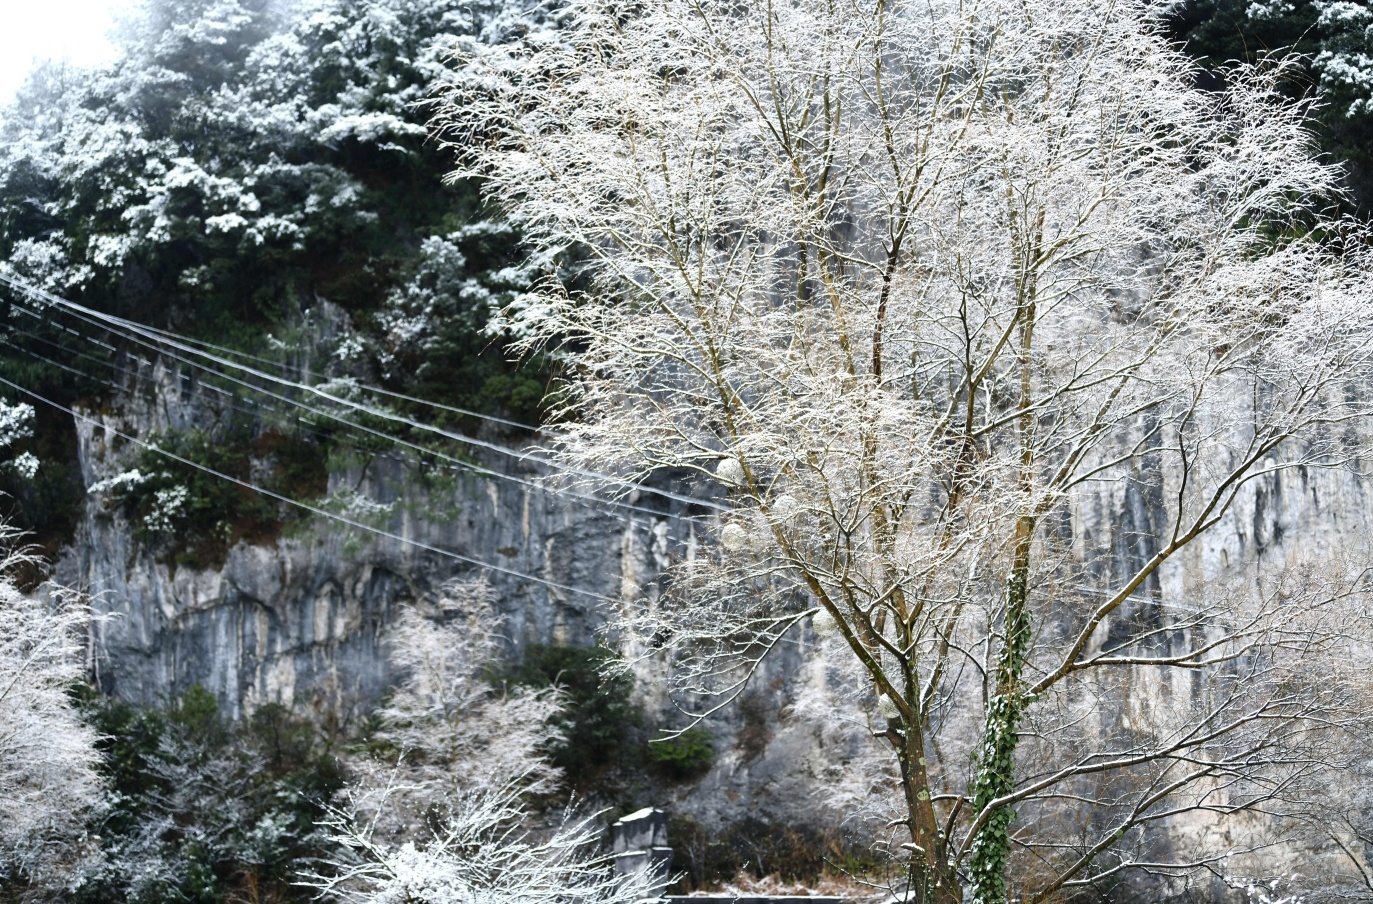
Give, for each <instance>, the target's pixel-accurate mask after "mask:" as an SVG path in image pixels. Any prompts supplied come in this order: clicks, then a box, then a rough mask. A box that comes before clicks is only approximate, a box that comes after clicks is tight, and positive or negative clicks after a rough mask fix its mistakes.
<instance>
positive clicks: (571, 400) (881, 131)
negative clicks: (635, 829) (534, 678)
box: [444, 0, 1373, 904]
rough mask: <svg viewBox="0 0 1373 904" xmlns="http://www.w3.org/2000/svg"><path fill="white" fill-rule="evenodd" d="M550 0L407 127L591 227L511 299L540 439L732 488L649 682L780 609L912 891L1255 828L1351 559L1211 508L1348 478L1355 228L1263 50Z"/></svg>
mask: <svg viewBox="0 0 1373 904" xmlns="http://www.w3.org/2000/svg"><path fill="white" fill-rule="evenodd" d="M571 8H572V23H573V24H572V25H571V26H570V27H569V28H568V29H567V30H566V31H564V32H563V33H562V34H561V35H558V36H552V37H550V36H546V35H539V34H534V35H530V36H528V37H527V38H526V39H524V40H522V41H518V42H510V43H508V44H504V45H500V46H497V47H489V46H472V47H470V48H469V49H468V52H467V56H466V58H465V60H464V62H463V65H462V66H460V67H459V68H458V71H457V72H456V73H455V75H454V76H453V81H452V86H451V93H450V96H449V103H448V107H447V110H446V117H447V120H446V122H445V123H444V125H445V128H446V129H447V134H448V135H450V136H451V137H452V138H453V142H454V145H455V147H456V148H457V149H458V152H459V153H460V154H461V155H462V158H461V159H462V166H461V169H460V171H459V172H460V174H461V175H479V176H482V177H483V178H487V179H489V180H490V181H489V186H490V190H491V193H492V195H493V196H494V197H496V198H498V199H499V200H500V201H501V202H502V203H503V204H504V206H505V209H506V210H507V211H508V213H509V215H510V216H511V218H512V220H513V221H514V222H515V223H516V224H517V225H518V226H519V228H520V229H521V230H522V231H523V233H524V234H525V236H526V238H527V240H528V241H530V242H531V243H533V244H534V246H535V247H537V248H539V249H540V250H542V251H544V252H547V253H552V252H555V251H559V250H563V249H569V248H574V249H576V250H577V251H578V253H580V254H583V255H585V256H586V258H587V259H588V260H589V261H590V266H591V269H592V279H593V281H594V282H593V284H592V288H591V290H590V291H586V292H575V291H569V290H568V289H566V288H564V287H563V286H561V285H559V284H557V283H556V282H552V281H550V282H548V283H546V284H544V285H543V286H542V288H541V291H539V292H538V293H537V294H536V295H533V296H529V297H527V298H525V299H523V300H522V301H521V302H520V303H519V304H518V305H517V306H514V307H512V309H511V311H510V318H511V321H512V323H514V324H515V325H516V326H517V327H518V328H519V329H522V330H525V331H527V333H528V335H529V336H530V337H531V340H530V341H531V343H539V342H566V343H567V345H566V346H565V348H566V349H567V351H566V352H565V354H566V355H567V362H568V367H569V374H570V380H571V387H570V389H571V391H570V394H569V395H568V397H567V398H568V403H567V404H568V411H567V414H568V416H569V420H575V421H576V422H577V423H576V424H575V426H573V427H571V428H569V432H568V435H567V456H568V457H569V458H570V459H571V460H572V461H574V462H576V463H578V464H580V465H582V466H583V467H584V468H585V467H587V466H591V468H594V469H597V470H599V471H602V472H604V471H608V470H613V471H618V472H620V473H622V474H625V475H630V476H633V475H643V474H646V473H648V472H651V471H653V470H655V469H660V468H672V469H680V470H682V471H686V472H691V473H695V474H696V475H699V477H700V478H701V479H702V480H709V481H713V482H714V484H715V485H716V486H717V487H719V488H720V489H721V490H722V491H723V492H724V493H725V494H727V498H728V500H729V502H730V506H731V507H730V510H729V511H728V512H727V513H725V514H722V515H721V516H720V519H719V523H718V524H717V525H716V527H715V529H714V536H715V539H716V540H717V541H718V542H716V543H714V544H709V545H706V546H704V547H693V548H691V549H690V550H689V553H688V555H687V556H686V557H685V560H684V561H683V562H682V563H681V564H680V566H679V567H678V568H676V570H675V571H674V572H673V574H672V578H671V587H670V592H669V593H668V595H667V596H666V598H664V599H662V600H660V601H656V602H654V603H653V604H652V605H649V606H645V607H644V609H643V611H642V612H641V613H640V614H639V615H638V616H636V617H632V618H631V619H630V620H629V623H628V624H627V626H626V627H627V628H628V629H629V630H630V631H631V632H635V633H634V634H632V635H631V636H637V637H638V638H640V643H641V649H642V650H643V651H645V652H646V653H649V652H655V651H657V652H660V653H661V654H663V655H666V656H668V657H669V658H670V659H671V660H672V661H673V664H674V666H675V670H674V673H675V675H676V677H677V680H678V682H679V683H678V686H677V687H678V691H679V692H680V693H681V695H682V696H681V697H680V699H681V700H682V702H683V704H684V705H688V706H695V705H698V704H700V705H704V704H701V701H702V699H703V697H702V695H705V699H706V701H707V702H709V701H710V699H711V698H710V695H723V696H724V697H725V698H729V697H731V696H733V695H735V694H737V693H738V692H739V691H740V689H741V688H742V687H743V686H744V685H745V683H746V682H747V681H748V678H749V676H750V675H752V674H753V673H754V672H755V670H756V666H757V664H758V663H759V662H760V661H761V660H762V658H763V657H765V656H767V655H768V653H769V652H770V651H772V650H774V649H777V648H778V646H779V645H780V644H781V643H782V641H783V639H784V638H791V637H795V636H797V634H798V632H803V631H804V628H805V625H806V623H807V622H812V627H813V630H814V633H815V634H816V635H819V636H821V637H823V638H828V639H825V640H823V641H821V643H822V644H823V646H824V649H825V650H826V651H827V652H826V655H827V656H828V655H831V654H838V653H842V654H843V656H845V657H848V658H849V660H850V661H851V662H852V663H853V665H854V667H855V670H854V671H853V672H849V674H857V675H859V676H861V678H860V679H859V680H861V682H862V686H860V687H859V688H853V689H852V690H860V691H862V693H858V694H853V695H851V699H853V700H854V705H855V706H858V707H860V709H858V710H857V712H858V713H859V714H860V715H865V716H866V718H868V719H870V720H871V731H872V733H873V735H874V736H875V737H876V738H877V739H878V740H879V742H880V743H881V744H883V745H885V748H886V751H887V756H888V758H889V759H888V762H890V763H891V764H892V766H893V768H894V771H895V772H896V773H897V775H898V778H897V780H896V782H895V787H893V788H892V792H891V794H890V796H889V797H888V800H889V801H890V802H891V803H892V804H893V805H894V810H895V813H894V814H893V819H892V823H891V825H892V827H893V828H895V829H897V830H898V831H899V833H900V834H899V835H898V836H897V837H895V838H893V839H892V849H893V851H894V852H895V853H896V854H897V855H898V862H899V863H900V864H901V868H900V869H901V872H902V873H903V875H904V877H905V880H906V881H908V882H909V890H908V899H909V900H918V901H937V902H949V904H952V902H958V901H962V900H964V890H965V889H966V891H967V894H968V895H970V897H971V899H972V900H975V901H978V902H987V904H990V902H1004V901H1006V900H1007V899H1008V898H1009V897H1012V896H1013V897H1014V898H1015V899H1016V900H1021V901H1045V900H1051V899H1056V897H1055V896H1057V895H1060V894H1065V893H1068V892H1071V891H1072V890H1073V889H1075V888H1081V887H1084V886H1091V885H1093V884H1094V883H1099V882H1109V881H1115V880H1116V879H1118V878H1120V877H1121V876H1123V875H1128V874H1129V873H1130V871H1131V870H1132V869H1136V868H1137V869H1138V870H1139V871H1141V872H1148V873H1154V874H1158V873H1169V872H1173V873H1185V872H1186V871H1187V870H1188V869H1200V868H1203V867H1211V868H1213V869H1216V870H1220V869H1222V867H1221V866H1220V865H1219V864H1220V863H1221V862H1222V861H1224V860H1225V858H1227V857H1237V856H1238V854H1239V853H1240V852H1241V851H1242V850H1244V849H1248V848H1249V846H1250V845H1262V844H1265V843H1268V842H1269V841H1271V840H1273V839H1277V838H1282V837H1285V836H1284V834H1283V833H1284V832H1286V831H1288V829H1289V827H1290V823H1288V822H1286V821H1285V820H1284V818H1283V817H1285V816H1287V815H1294V816H1295V814H1297V812H1298V811H1299V810H1301V809H1302V807H1304V806H1305V805H1306V804H1308V803H1309V802H1310V801H1311V800H1313V799H1315V795H1318V794H1319V793H1320V791H1321V789H1322V782H1323V781H1324V780H1325V779H1328V777H1329V775H1328V774H1327V773H1324V772H1322V770H1323V769H1324V768H1326V767H1327V766H1331V765H1333V764H1336V763H1338V762H1339V757H1340V756H1341V754H1340V752H1339V751H1340V750H1341V749H1342V748H1341V747H1340V745H1339V744H1338V743H1336V741H1337V740H1339V738H1338V737H1337V736H1338V734H1339V732H1342V731H1353V730H1356V729H1361V728H1362V722H1361V719H1362V716H1361V713H1360V706H1359V704H1358V702H1357V695H1356V694H1355V688H1356V686H1357V684H1358V682H1359V681H1360V680H1363V679H1362V677H1361V676H1362V675H1363V674H1364V666H1363V665H1362V664H1361V663H1363V660H1362V659H1360V657H1359V656H1358V655H1357V649H1358V644H1357V642H1356V637H1355V634H1356V633H1357V631H1358V630H1359V629H1358V626H1359V625H1360V624H1362V622H1361V621H1360V620H1359V619H1358V618H1357V617H1356V615H1357V607H1356V606H1355V605H1354V601H1355V600H1356V599H1358V598H1359V597H1360V595H1361V593H1362V589H1361V585H1360V584H1359V583H1358V575H1359V574H1360V572H1361V570H1362V568H1363V567H1364V566H1365V565H1366V562H1367V550H1365V549H1362V548H1358V544H1359V540H1358V538H1357V537H1356V536H1354V535H1353V534H1346V535H1345V536H1344V537H1338V536H1332V537H1330V538H1327V539H1325V540H1323V542H1320V543H1310V544H1303V545H1301V546H1295V545H1287V546H1283V547H1282V555H1281V557H1278V558H1274V554H1272V553H1271V552H1270V554H1269V557H1268V558H1266V559H1265V560H1264V565H1263V567H1262V568H1260V567H1259V566H1258V561H1257V560H1256V559H1255V558H1254V556H1255V553H1254V551H1253V548H1252V546H1251V547H1249V548H1247V549H1245V550H1238V549H1236V550H1229V549H1228V548H1227V546H1226V542H1225V540H1224V539H1223V537H1224V535H1225V532H1226V531H1227V530H1230V529H1231V528H1230V525H1232V524H1234V522H1235V519H1237V518H1239V517H1240V515H1239V513H1240V512H1244V511H1249V510H1250V509H1249V507H1250V506H1253V505H1257V504H1258V503H1257V502H1256V501H1255V500H1256V497H1257V495H1258V494H1260V493H1268V492H1276V491H1277V490H1276V489H1274V488H1275V487H1278V486H1280V485H1282V482H1283V481H1288V480H1296V479H1300V478H1301V475H1312V474H1322V475H1324V476H1323V477H1321V478H1320V479H1324V480H1328V481H1331V483H1332V485H1339V484H1340V483H1341V481H1347V482H1350V483H1352V484H1354V485H1359V486H1361V484H1359V479H1360V478H1359V477H1358V476H1357V474H1356V471H1355V470H1354V469H1353V466H1354V464H1355V463H1356V462H1358V461H1360V460H1362V457H1363V456H1364V455H1365V454H1366V452H1367V449H1368V445H1367V429H1366V428H1367V419H1368V415H1369V413H1370V407H1373V391H1370V386H1369V380H1368V377H1369V373H1370V364H1373V294H1371V293H1370V282H1369V275H1368V274H1369V273H1370V270H1373V256H1371V255H1370V253H1369V250H1368V246H1367V242H1366V236H1365V234H1364V232H1363V230H1362V229H1361V228H1360V227H1359V226H1357V225H1356V224H1353V223H1349V222H1343V221H1332V220H1331V219H1329V218H1328V215H1327V214H1326V213H1325V212H1324V211H1326V210H1327V209H1328V208H1327V205H1328V204H1329V201H1330V199H1331V198H1332V197H1334V196H1335V195H1336V194H1337V189H1336V185H1337V180H1338V173H1337V171H1336V170H1335V169H1334V168H1333V167H1332V166H1330V165H1328V164H1325V163H1322V162H1319V161H1318V160H1316V159H1314V157H1313V155H1312V153H1311V147H1310V146H1311V140H1310V136H1309V134H1308V132H1307V131H1306V128H1305V126H1304V112H1305V111H1304V109H1303V108H1302V107H1301V106H1300V105H1296V104H1293V103H1290V102H1288V101H1286V100H1284V99H1283V94H1282V91H1281V90H1280V85H1281V79H1282V78H1283V73H1282V72H1281V71H1274V70H1271V69H1269V70H1265V69H1255V68H1246V67H1243V66H1236V67H1235V68H1233V69H1232V70H1230V71H1229V73H1228V76H1227V83H1226V85H1225V87H1224V88H1223V90H1219V91H1216V92H1206V91H1203V90H1200V89H1198V88H1197V87H1196V82H1197V79H1196V77H1195V76H1196V73H1195V72H1194V70H1193V68H1192V65H1191V64H1190V63H1189V62H1188V60H1187V59H1186V58H1185V57H1184V56H1183V55H1182V53H1181V51H1180V50H1179V49H1178V48H1176V47H1174V46H1172V45H1170V44H1169V43H1168V41H1167V40H1166V39H1165V38H1164V36H1163V18H1164V17H1165V16H1166V15H1167V14H1168V12H1169V11H1170V10H1171V9H1172V4H1169V3H1164V2H1153V0H1128V2H1114V0H1110V2H1108V0H1102V2H1096V0H1087V2H1082V3H1060V2H1056V0H987V2H981V3H977V4H967V3H961V2H953V0H947V2H946V0H934V2H920V3H910V2H905V0H882V2H878V3H875V4H871V5H867V6H857V5H852V4H835V3H831V2H819V0H794V2H790V3H785V4H777V3H745V4H739V3H734V2H726V0H720V2H716V0H648V2H645V3H635V4H620V3H617V2H613V0H577V2H574V3H572V4H571ZM1312 479H1315V478H1312ZM1353 492H1358V491H1353ZM1113 512H1114V513H1119V514H1117V515H1113V514H1110V513H1113ZM1341 544H1343V546H1344V548H1339V547H1341ZM1241 553H1243V555H1241ZM845 672H846V670H842V669H841V670H840V674H841V675H842V674H844V673H845ZM1141 688H1147V689H1148V690H1140V689H1141ZM711 705H723V703H722V702H719V701H716V702H713V703H711ZM1317 776H1322V778H1317ZM1259 812H1263V813H1266V814H1267V816H1265V817H1264V818H1263V819H1259V818H1257V817H1255V818H1250V816H1252V815H1253V814H1256V813H1259ZM1189 813H1192V814H1197V820H1199V821H1200V822H1201V823H1202V825H1201V827H1200V828H1199V827H1198V821H1193V822H1192V823H1189V822H1188V821H1187V814H1189ZM1200 814H1206V815H1205V816H1204V817H1203V816H1201V815H1200ZM1235 814H1250V816H1243V817H1237V818H1238V819H1239V820H1240V821H1239V822H1237V823H1236V825H1237V826H1238V825H1241V824H1242V825H1243V826H1244V829H1243V831H1242V832H1241V831H1240V830H1239V829H1238V828H1237V829H1236V830H1235V833H1234V834H1229V835H1227V834H1224V833H1223V832H1222V831H1220V830H1217V831H1216V832H1214V833H1212V831H1211V824H1212V823H1213V822H1216V821H1222V822H1223V820H1224V818H1225V817H1226V816H1227V815H1235ZM1189 826H1190V827H1189ZM1170 833H1171V834H1172V837H1173V838H1184V837H1185V838H1186V839H1187V843H1185V844H1171V843H1170V842H1169V836H1170ZM1265 833H1271V834H1265ZM1241 836H1243V837H1244V838H1246V839H1247V840H1245V841H1243V842H1241V841H1237V840H1235V839H1237V838H1239V837H1241ZM1227 839H1228V840H1227Z"/></svg>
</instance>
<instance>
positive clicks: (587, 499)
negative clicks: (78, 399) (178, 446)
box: [0, 276, 664, 523]
mask: <svg viewBox="0 0 1373 904" xmlns="http://www.w3.org/2000/svg"><path fill="white" fill-rule="evenodd" d="M0 280H3V276H0ZM17 306H18V307H19V309H20V310H24V311H25V312H26V313H29V314H30V315H31V316H37V314H35V313H33V312H32V311H28V310H27V309H25V308H24V306H23V305H22V304H19V305H17ZM73 316H76V317H78V318H79V319H82V320H84V321H86V322H88V323H91V320H90V318H86V317H83V316H82V315H81V314H79V313H74V314H73ZM57 326H58V328H60V329H66V328H65V327H62V326H61V324H57ZM101 328H102V329H108V327H103V326H102V327H101ZM67 332H70V333H72V335H74V336H78V337H80V336H81V334H79V333H76V332H75V331H73V330H67ZM125 338H128V339H129V340H130V341H132V342H136V343H138V344H139V345H142V346H143V347H145V348H149V349H152V350H153V351H155V352H157V353H158V354H161V355H165V356H166V357H169V358H171V359H173V360H175V361H179V362H181V363H183V364H186V365H188V366H190V367H193V368H199V369H201V370H204V371H206V372H207V373H210V374H212V375H213V376H216V377H218V378H219V379H222V380H225V381H228V382H230V383H233V384H235V385H238V386H242V387H244V388H245V389H249V390H252V391H254V392H258V393H261V394H262V395H265V396H267V397H268V398H272V399H275V400H277V401H280V402H284V403H285V404H287V405H294V406H296V407H298V408H300V409H302V410H304V411H307V412H309V413H311V414H314V415H316V416H319V417H324V418H328V419H331V420H334V421H337V422H338V423H340V424H343V425H345V426H348V427H351V428H353V429H355V430H359V431H361V432H363V433H366V434H369V435H371V436H375V437H377V438H378V439H382V440H385V441H387V442H390V443H393V444H395V445H398V446H402V447H404V448H407V449H411V450H413V451H415V452H418V453H420V454H422V455H432V456H434V457H436V458H439V459H441V460H443V461H446V462H449V463H450V464H453V465H456V466H457V467H459V468H461V469H463V470H465V471H468V472H470V473H473V474H477V475H479V476H482V477H489V478H494V479H499V480H506V481H509V482H511V483H515V484H518V485H520V486H523V487H526V488H528V489H531V490H535V491H538V492H542V493H547V494H549V495H555V496H561V497H563V498H567V499H571V500H574V501H577V502H580V503H581V504H584V505H587V506H589V507H591V508H594V509H598V510H600V511H602V512H603V513H605V514H608V515H611V516H612V517H618V518H620V519H621V520H626V521H628V519H627V518H626V516H624V515H622V514H620V513H619V512H614V511H607V510H606V509H605V508H604V506H613V507H614V508H617V509H624V510H628V511H631V512H637V513H639V514H642V515H645V516H648V517H654V518H659V517H663V515H664V513H663V512H661V511H658V510H656V509H649V508H645V507H643V506H639V505H635V504H634V503H631V502H625V501H622V500H619V499H603V498H601V497H597V496H590V495H587V494H585V493H578V492H575V491H572V490H568V489H566V488H562V487H550V486H548V485H547V484H544V483H541V482H538V481H532V480H526V479H524V478H521V477H517V476H515V475H513V474H506V473H504V472H501V471H496V470H494V469H491V468H486V467H483V466H481V465H477V464H473V463H471V462H469V461H466V460H464V459H461V458H458V457H456V456H453V455H449V454H447V453H445V452H441V451H439V450H437V449H433V448H431V447H429V446H423V445H420V444H418V443H413V442H410V441H409V440H405V439H401V438H400V437H397V436H393V435H392V434H389V433H386V432H384V431H381V430H378V429H375V428H373V427H368V426H366V425H365V424H360V423H358V422H357V421H353V420H350V419H348V418H346V417H344V416H343V415H340V414H338V413H336V412H333V411H329V410H328V409H324V408H317V407H315V406H313V405H309V404H307V403H305V402H302V401H299V400H298V399H293V398H291V397H289V396H285V395H282V394H281V393H277V392H273V391H272V390H270V389H265V388H263V387H261V386H257V385H255V384H253V383H250V382H248V381H246V380H242V379H239V378H238V377H234V376H231V375H229V374H226V373H222V372H220V371H217V370H215V369H214V368H211V367H207V366H206V365H204V364H201V363H198V362H196V361H193V360H191V359H189V358H186V357H184V356H182V355H179V354H176V353H175V352H169V351H166V350H163V349H160V348H158V347H157V346H155V345H153V344H152V343H151V342H149V341H145V340H143V339H139V338H138V337H137V336H132V337H130V336H125ZM28 353H29V354H33V355H35V357H41V356H38V355H37V354H36V353H34V352H28ZM58 366H62V365H58ZM67 369H70V368H67ZM78 372H79V371H78ZM249 372H253V371H251V370H250V371H249ZM92 379H96V378H92ZM277 382H281V383H286V384H287V385H290V386H296V387H298V388H307V389H308V388H309V387H304V386H303V384H298V383H294V382H293V381H289V380H285V379H278V380H277ZM115 388H116V389H118V388H119V387H115ZM316 394H318V395H321V396H323V397H325V398H329V399H336V398H337V397H335V396H332V395H329V394H327V393H320V392H317V393H316ZM354 407H355V408H356V409H357V410H361V411H363V412H364V413H369V412H373V411H374V410H375V409H370V408H366V407H358V406H354ZM436 432H440V433H442V432H443V431H436ZM445 435H446V434H445ZM454 436H457V435H456V434H454ZM486 445H489V446H491V447H493V448H503V447H496V446H494V444H486ZM503 451H505V452H506V453H507V454H510V455H516V456H518V453H515V452H513V451H512V450H508V449H504V450H503ZM521 459H522V460H523V457H521ZM529 460H531V461H539V459H536V458H532V457H531V458H529ZM550 467H553V465H550ZM629 523H632V522H629Z"/></svg>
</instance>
